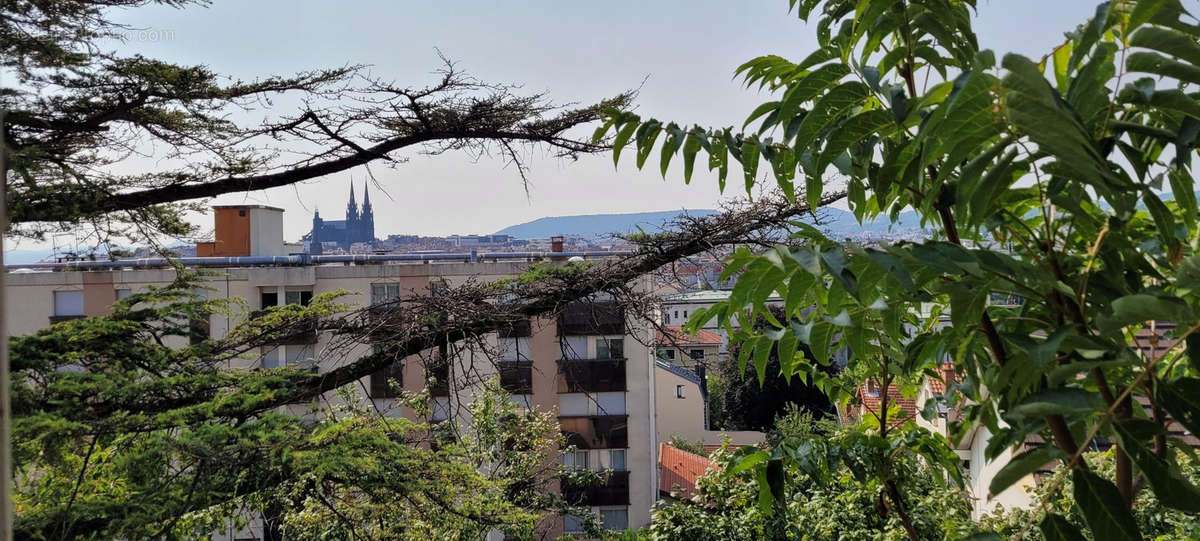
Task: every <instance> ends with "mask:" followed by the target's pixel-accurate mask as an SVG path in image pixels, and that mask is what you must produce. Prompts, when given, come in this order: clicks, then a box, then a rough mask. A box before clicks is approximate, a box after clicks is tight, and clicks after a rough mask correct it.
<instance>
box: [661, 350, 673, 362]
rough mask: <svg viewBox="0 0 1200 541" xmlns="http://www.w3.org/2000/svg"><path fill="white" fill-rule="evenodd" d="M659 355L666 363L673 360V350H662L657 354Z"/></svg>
mask: <svg viewBox="0 0 1200 541" xmlns="http://www.w3.org/2000/svg"><path fill="white" fill-rule="evenodd" d="M659 355H660V356H661V357H662V358H664V359H666V360H668V361H674V360H675V350H673V349H664V350H662V351H660V352H659Z"/></svg>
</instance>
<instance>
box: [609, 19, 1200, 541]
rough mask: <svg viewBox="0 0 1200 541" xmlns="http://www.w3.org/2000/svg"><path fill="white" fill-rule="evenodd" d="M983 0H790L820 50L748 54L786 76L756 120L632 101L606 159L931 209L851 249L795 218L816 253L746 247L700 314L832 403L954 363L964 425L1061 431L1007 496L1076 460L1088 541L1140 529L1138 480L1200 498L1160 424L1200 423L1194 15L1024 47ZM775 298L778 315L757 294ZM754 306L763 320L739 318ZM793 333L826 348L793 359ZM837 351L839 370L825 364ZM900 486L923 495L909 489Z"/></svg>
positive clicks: (748, 352) (750, 65) (927, 446)
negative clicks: (674, 118) (1099, 459)
mask: <svg viewBox="0 0 1200 541" xmlns="http://www.w3.org/2000/svg"><path fill="white" fill-rule="evenodd" d="M974 5H975V2H974V1H972V0H903V1H893V0H862V1H850V0H791V1H789V3H788V9H789V10H790V11H791V12H793V13H796V14H797V15H798V16H799V18H800V19H801V20H803V21H806V22H810V23H815V25H814V30H815V32H816V36H817V43H818V45H819V46H818V48H817V49H816V50H814V51H812V52H811V53H810V54H808V56H806V57H804V58H801V59H787V58H784V57H782V56H779V55H764V56H760V57H757V58H754V59H751V60H749V61H747V62H746V63H745V64H743V65H742V66H740V67H739V68H738V69H737V71H736V74H737V75H738V76H740V77H742V79H743V80H744V81H745V83H746V84H747V86H752V87H757V88H760V89H766V90H768V91H770V92H771V94H772V99H771V100H770V101H767V102H765V103H763V104H762V105H761V106H759V107H758V108H756V109H755V110H754V111H752V112H751V113H750V114H748V115H747V119H746V122H745V123H744V125H743V126H741V127H740V129H739V128H735V127H728V128H719V129H717V128H704V127H701V126H695V125H694V126H691V127H688V125H687V124H681V123H676V122H668V121H665V120H658V119H654V118H644V117H642V116H640V115H638V114H635V113H633V112H631V111H620V110H614V111H610V113H609V114H608V116H607V120H606V123H605V124H604V126H602V127H601V128H600V129H599V130H598V131H597V132H596V135H597V136H605V135H613V136H614V145H615V147H614V152H613V155H614V160H619V159H620V158H621V157H622V156H627V154H625V153H622V152H621V149H622V148H623V147H625V146H632V147H633V150H632V151H631V152H633V153H634V154H636V164H637V166H638V167H643V166H646V164H647V163H649V162H650V161H651V160H652V158H651V157H652V156H656V154H655V152H654V149H655V147H656V146H657V147H658V148H659V149H660V150H659V152H658V153H657V157H658V161H659V167H660V168H661V170H662V172H663V174H664V176H665V175H666V173H667V171H668V170H669V167H670V164H671V163H672V161H673V159H674V157H675V156H676V155H681V156H682V163H683V177H684V179H685V181H687V180H689V179H690V177H691V175H692V172H693V170H694V167H695V163H696V159H697V157H698V156H700V155H707V157H708V159H707V163H708V166H709V168H710V169H715V170H717V172H718V175H719V178H720V187H721V188H722V189H723V188H724V185H725V179H726V178H727V177H728V175H729V174H730V173H729V169H730V165H731V164H732V163H735V162H736V163H739V164H740V165H741V168H742V170H743V178H744V181H745V186H746V188H747V190H749V189H750V188H752V187H753V186H754V185H755V184H756V183H758V182H760V178H759V177H760V174H764V173H766V171H767V169H768V167H767V166H768V165H769V166H770V167H769V169H770V172H771V175H772V176H773V178H774V182H775V183H776V184H778V185H779V186H780V188H781V189H782V190H783V191H784V193H785V194H788V196H789V197H792V195H791V194H792V193H793V190H795V189H796V187H797V186H803V187H804V188H805V190H806V194H805V196H804V197H807V198H809V199H810V200H812V201H816V200H817V199H819V198H820V197H821V194H822V193H824V191H825V190H829V189H844V190H845V191H846V194H847V197H846V201H847V202H848V204H849V205H850V207H851V209H852V210H853V212H854V214H855V216H857V217H858V219H860V220H865V219H870V218H874V217H877V216H882V217H885V218H890V219H892V220H895V219H897V216H898V215H899V213H900V212H902V211H905V210H909V209H911V210H915V211H916V212H917V213H918V214H919V215H920V217H921V219H922V222H923V223H924V224H926V225H927V226H928V227H930V228H931V229H932V230H934V232H935V236H934V238H932V239H930V240H928V241H924V242H897V243H891V244H889V243H882V244H879V245H858V244H854V243H839V242H834V241H833V240H831V239H828V238H826V237H825V236H824V235H823V234H822V233H821V231H819V230H817V229H815V228H811V227H806V226H803V225H799V226H798V227H800V228H801V231H800V232H798V233H796V237H797V238H800V239H803V240H805V241H806V244H805V245H804V246H803V247H800V248H796V247H789V246H780V247H777V248H775V249H772V250H768V251H766V252H765V253H759V254H753V253H750V252H748V251H746V252H739V253H736V254H734V255H733V256H732V257H731V258H729V259H728V260H727V263H728V266H727V268H726V271H725V272H726V273H727V274H728V275H733V274H735V273H740V276H739V278H738V281H737V285H736V286H735V288H734V290H733V295H732V296H731V297H730V299H729V301H728V302H726V303H722V304H719V305H717V306H715V307H714V308H713V309H711V310H707V311H703V312H697V313H695V314H693V316H692V320H691V325H692V326H693V327H695V326H698V325H699V324H700V323H701V322H706V321H709V320H712V319H716V320H717V321H719V322H722V323H728V322H730V321H740V322H741V323H742V325H741V329H742V330H741V331H739V332H737V333H732V331H733V329H730V330H731V334H733V335H734V336H736V337H737V339H738V340H740V341H741V342H742V343H743V344H744V346H743V349H742V351H743V352H744V354H743V355H742V356H741V357H740V359H739V361H740V362H743V363H748V362H753V363H754V366H756V367H758V368H759V369H760V370H761V369H762V367H763V366H765V364H766V363H767V360H768V358H769V353H770V352H771V351H772V350H774V351H778V352H779V353H778V355H779V358H780V360H781V361H782V362H781V366H780V369H779V373H778V374H772V376H780V377H791V376H795V375H808V376H810V377H812V378H814V380H815V381H816V382H817V384H818V386H820V387H821V388H822V389H824V390H825V391H826V392H827V393H828V394H829V396H830V397H831V398H832V399H833V400H835V401H837V402H844V401H846V400H848V399H849V398H850V397H851V396H852V394H853V390H854V388H855V387H856V386H857V385H858V384H859V383H861V382H862V381H864V380H866V379H874V380H877V381H878V382H879V383H881V384H882V386H883V388H887V387H888V386H889V385H891V384H909V385H911V384H913V383H915V382H916V380H918V379H919V378H920V377H921V376H922V375H924V374H930V375H934V374H933V370H934V369H935V368H936V367H938V366H940V365H941V363H943V362H944V361H946V360H949V361H951V362H952V363H953V365H954V368H955V370H956V372H957V373H958V374H960V375H961V377H962V382H961V384H959V385H956V386H954V388H953V389H951V392H949V393H948V396H947V397H946V398H947V400H948V401H949V405H950V406H951V407H957V406H961V407H962V411H963V412H964V415H963V418H962V420H961V422H959V423H957V424H956V428H955V430H956V432H957V433H960V434H961V431H965V430H967V429H968V428H970V427H973V426H985V427H987V429H988V430H989V431H990V432H991V433H992V434H994V437H993V440H992V444H991V445H989V446H988V448H987V455H988V458H996V457H997V456H998V455H999V454H1000V453H1001V452H1003V451H1005V450H1007V449H1016V450H1017V451H1018V452H1020V451H1021V450H1022V449H1024V443H1025V442H1026V441H1027V440H1028V439H1029V438H1031V437H1034V436H1038V437H1041V438H1044V440H1045V441H1048V442H1051V443H1052V445H1050V446H1047V447H1041V448H1038V449H1036V450H1032V451H1030V452H1028V453H1026V454H1022V455H1020V456H1018V457H1017V458H1016V459H1015V460H1013V461H1012V462H1010V463H1009V464H1008V466H1006V467H1005V472H1004V475H998V476H997V477H996V479H997V481H996V482H993V483H992V486H991V487H990V488H991V491H992V492H993V493H997V492H999V491H1001V490H1003V489H1005V488H1006V487H1007V486H1008V483H1011V482H1013V481H1015V480H1016V479H1019V478H1020V477H1022V476H1023V475H1024V474H1027V473H1031V472H1033V471H1035V470H1036V469H1037V468H1038V467H1040V466H1041V465H1043V464H1045V463H1046V462H1047V461H1051V460H1056V461H1061V462H1062V463H1064V464H1066V465H1067V467H1068V468H1069V469H1070V470H1071V478H1072V480H1073V482H1074V486H1075V491H1074V499H1075V502H1076V504H1077V506H1076V507H1075V509H1077V510H1078V511H1077V512H1079V513H1080V514H1081V515H1082V516H1083V518H1084V519H1085V520H1084V521H1083V522H1084V523H1085V524H1086V525H1087V527H1088V528H1089V529H1090V531H1091V533H1092V534H1093V536H1094V537H1095V538H1096V539H1136V538H1140V537H1141V533H1140V532H1139V531H1138V525H1137V523H1136V521H1135V520H1134V519H1133V518H1132V515H1131V512H1130V507H1131V506H1134V505H1136V501H1137V499H1136V496H1137V494H1138V492H1139V491H1140V490H1142V489H1143V488H1144V487H1149V489H1150V490H1153V492H1154V494H1155V495H1156V496H1157V497H1158V498H1159V499H1160V501H1161V502H1162V503H1163V505H1166V506H1168V507H1172V508H1176V509H1180V510H1182V511H1185V512H1192V513H1194V512H1197V511H1200V508H1198V507H1197V502H1200V489H1197V487H1196V486H1195V485H1194V484H1193V483H1192V482H1190V481H1188V480H1186V479H1185V478H1184V477H1183V476H1182V475H1181V474H1180V472H1179V466H1178V465H1177V463H1176V460H1175V456H1176V453H1178V452H1188V451H1190V449H1189V448H1187V446H1186V445H1185V444H1182V443H1181V442H1180V441H1178V440H1176V439H1173V438H1170V437H1168V433H1167V428H1168V418H1174V419H1175V420H1177V421H1178V422H1181V423H1183V424H1184V426H1186V427H1188V428H1189V430H1193V431H1194V429H1196V428H1200V426H1196V425H1195V419H1196V417H1197V411H1198V410H1197V409H1196V404H1195V402H1194V400H1193V398H1191V397H1194V396H1196V393H1197V390H1198V389H1200V378H1198V377H1197V376H1200V364H1197V359H1198V358H1200V339H1197V335H1196V331H1197V330H1198V329H1200V326H1198V324H1197V322H1198V321H1200V320H1198V319H1197V313H1198V310H1200V296H1197V292H1198V291H1200V288H1198V286H1197V284H1198V283H1200V282H1198V279H1200V274H1197V272H1196V269H1197V265H1198V264H1200V256H1197V255H1196V252H1195V250H1196V248H1197V245H1198V243H1200V235H1197V219H1196V218H1197V204H1196V196H1195V190H1196V183H1195V179H1194V176H1193V173H1192V169H1191V167H1192V160H1191V157H1192V155H1193V154H1194V153H1195V150H1196V148H1197V145H1198V143H1200V141H1198V139H1197V137H1198V135H1200V102H1197V95H1196V93H1195V88H1196V85H1200V46H1198V45H1197V37H1198V36H1200V27H1198V26H1197V25H1196V19H1195V18H1194V17H1193V16H1192V15H1191V14H1189V13H1188V12H1187V11H1186V10H1185V9H1184V7H1183V5H1182V4H1181V3H1180V2H1178V1H1177V0H1142V1H1133V0H1115V1H1111V2H1103V3H1100V4H1099V5H1098V6H1097V7H1096V9H1094V10H1090V11H1084V12H1081V13H1080V17H1081V19H1084V18H1086V20H1085V21H1084V22H1083V23H1082V24H1080V25H1079V26H1078V27H1077V28H1074V29H1066V30H1069V31H1068V32H1067V33H1066V35H1065V38H1064V41H1063V42H1062V44H1061V45H1059V46H1057V47H1055V48H1054V49H1053V50H1050V51H1046V53H1045V55H1044V56H1043V57H1041V58H1033V59H1031V58H1027V57H1024V56H1022V55H1019V54H1012V53H1009V54H1004V53H995V52H993V51H990V50H988V49H986V48H983V47H981V46H980V44H979V43H978V40H977V38H976V36H975V32H974V30H973V28H972V24H973V21H972V11H973V9H974ZM752 125H755V126H754V127H752ZM660 136H661V137H660ZM796 197H800V196H796ZM772 293H777V294H778V295H779V296H780V297H781V298H783V299H785V300H786V303H787V306H786V310H785V314H784V317H783V318H774V317H773V316H772V315H771V314H770V312H769V311H768V310H767V309H766V307H765V306H764V300H765V299H766V298H767V297H768V296H769V295H771V294H772ZM994 298H1000V299H1015V300H1016V302H993V301H992V299H994ZM758 316H761V317H764V318H766V319H768V321H770V323H771V328H768V329H765V330H763V331H761V332H756V331H753V330H752V329H753V327H752V326H750V325H747V324H746V323H747V322H749V321H753V319H754V318H755V317H758ZM801 343H804V344H807V345H808V346H809V347H810V348H811V349H812V350H813V352H814V354H815V357H816V362H815V363H813V362H810V361H808V360H807V359H805V358H804V357H802V356H800V355H797V354H796V351H797V347H798V345H799V344H801ZM843 346H846V347H849V350H850V358H849V361H848V365H847V368H846V371H845V372H844V374H846V377H844V378H827V377H824V375H823V373H822V371H821V370H820V368H821V366H822V365H824V364H827V363H828V362H829V357H830V353H831V351H832V350H833V349H834V348H835V347H843ZM1140 399H1144V400H1146V403H1147V406H1146V407H1142V406H1141V402H1139V400H1140ZM879 425H880V426H879V430H878V431H877V432H875V433H874V435H873V436H869V437H872V438H876V439H877V440H878V441H877V442H876V443H874V444H873V445H874V446H875V447H876V448H877V449H878V452H879V453H880V460H883V461H884V462H885V463H886V461H887V460H888V457H890V456H892V455H893V454H894V453H899V452H902V450H903V449H917V450H919V452H921V453H924V454H926V455H927V459H928V461H929V463H930V464H941V465H942V466H943V467H945V468H946V469H947V471H948V472H950V473H951V474H954V473H955V472H956V471H957V467H958V466H957V463H956V462H957V461H955V460H949V461H947V460H945V456H944V453H943V452H942V450H944V449H945V445H944V444H940V445H939V444H938V441H937V438H936V437H933V435H928V434H926V435H916V436H914V432H912V431H908V430H896V431H890V430H889V429H888V426H887V423H880V424H879ZM1092 442H1101V443H1104V444H1106V445H1107V444H1108V443H1109V442H1111V443H1112V444H1113V445H1114V447H1113V453H1114V462H1115V467H1114V468H1113V471H1112V472H1111V474H1107V475H1100V474H1098V473H1097V472H1096V471H1095V470H1094V469H1093V468H1091V467H1089V465H1088V464H1087V462H1086V461H1084V460H1082V453H1083V451H1084V450H1085V449H1086V448H1087V446H1088V445H1089V444H1090V443H1092ZM787 455H788V456H789V457H790V458H791V459H793V460H798V461H804V460H806V459H807V458H806V457H807V456H808V455H807V451H806V450H805V449H798V450H796V452H792V453H787ZM755 467H757V468H762V471H763V472H764V474H765V472H767V471H769V470H766V469H765V468H766V466H765V465H764V464H759V465H757V466H755ZM884 478H885V479H891V480H892V481H894V482H896V483H898V484H903V483H904V481H905V480H904V479H903V478H902V477H895V476H887V475H886V474H884ZM760 485H761V486H760V490H762V491H764V494H769V493H770V492H769V490H768V489H769V487H768V486H767V483H760ZM767 501H770V499H769V498H768V499H767ZM889 504H890V506H891V507H892V508H893V509H895V510H896V511H897V512H899V513H901V514H904V513H907V512H908V509H909V503H908V502H907V501H906V499H905V498H904V496H903V490H890V491H889ZM1068 524H1071V523H1069V522H1065V521H1064V520H1062V517H1060V516H1058V515H1055V514H1053V513H1051V514H1047V515H1045V518H1044V519H1042V522H1041V523H1040V526H1041V528H1042V529H1043V531H1045V532H1047V537H1051V538H1055V539H1070V538H1073V537H1071V535H1072V534H1071V533H1069V532H1068V530H1069V529H1070V528H1069V527H1067V525H1068ZM1031 526H1032V525H1031V524H1026V525H1025V529H1028V528H1030V527H1031ZM909 536H910V538H912V539H917V538H918V537H919V535H918V534H917V532H916V531H914V530H913V529H911V528H910V529H909Z"/></svg>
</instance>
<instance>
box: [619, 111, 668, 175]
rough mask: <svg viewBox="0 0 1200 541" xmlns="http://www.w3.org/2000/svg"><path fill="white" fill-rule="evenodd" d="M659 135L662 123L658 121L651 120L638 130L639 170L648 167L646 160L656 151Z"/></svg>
mask: <svg viewBox="0 0 1200 541" xmlns="http://www.w3.org/2000/svg"><path fill="white" fill-rule="evenodd" d="M659 133H662V123H660V122H659V121H657V120H649V121H647V122H646V123H645V124H642V127H640V128H638V130H637V136H636V137H635V139H636V147H637V168H638V169H641V168H642V167H643V166H644V165H646V158H647V157H649V156H650V151H651V150H652V149H654V141H656V140H657V139H658V134H659ZM613 163H616V162H613Z"/></svg>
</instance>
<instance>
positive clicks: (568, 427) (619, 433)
mask: <svg viewBox="0 0 1200 541" xmlns="http://www.w3.org/2000/svg"><path fill="white" fill-rule="evenodd" d="M558 424H559V425H560V426H561V427H562V433H563V436H564V437H565V438H566V439H567V445H574V446H575V447H576V448H577V449H624V448H626V447H629V416H628V415H589V416H586V417H559V418H558Z"/></svg>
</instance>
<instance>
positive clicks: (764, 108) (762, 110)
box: [742, 101, 779, 130]
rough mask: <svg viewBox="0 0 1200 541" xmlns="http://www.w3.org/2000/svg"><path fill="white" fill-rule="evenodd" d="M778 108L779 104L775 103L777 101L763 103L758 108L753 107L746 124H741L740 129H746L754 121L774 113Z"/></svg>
mask: <svg viewBox="0 0 1200 541" xmlns="http://www.w3.org/2000/svg"><path fill="white" fill-rule="evenodd" d="M778 108H779V102H777V101H768V102H767V103H764V104H762V105H759V106H758V107H755V108H754V111H753V112H751V113H750V116H748V117H746V122H744V123H743V124H742V129H743V130H744V129H746V126H749V125H750V123H751V122H754V120H755V119H757V118H758V117H760V116H763V115H765V114H767V113H770V112H771V111H774V110H776V109H778Z"/></svg>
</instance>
